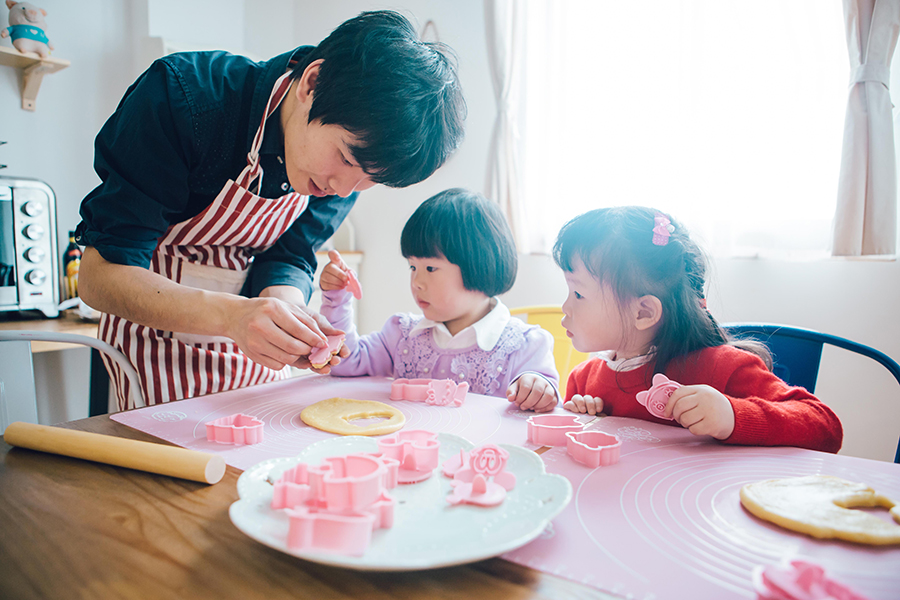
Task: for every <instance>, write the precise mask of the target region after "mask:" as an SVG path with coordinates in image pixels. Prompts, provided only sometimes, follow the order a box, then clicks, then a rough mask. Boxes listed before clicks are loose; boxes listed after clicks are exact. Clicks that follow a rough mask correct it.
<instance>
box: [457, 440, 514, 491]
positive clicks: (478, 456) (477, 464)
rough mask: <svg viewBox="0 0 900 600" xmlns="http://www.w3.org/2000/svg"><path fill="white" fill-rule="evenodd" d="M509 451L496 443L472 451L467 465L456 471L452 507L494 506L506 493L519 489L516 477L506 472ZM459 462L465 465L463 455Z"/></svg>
mask: <svg viewBox="0 0 900 600" xmlns="http://www.w3.org/2000/svg"><path fill="white" fill-rule="evenodd" d="M508 459H509V452H507V451H506V450H504V449H503V448H500V447H499V446H496V445H494V444H485V445H483V446H479V447H478V448H475V449H474V450H471V451H470V452H469V456H468V466H467V467H463V468H460V469H459V470H457V471H456V472H455V474H454V476H453V481H452V482H451V485H452V486H453V491H452V492H451V493H450V495H449V496H447V502H449V503H450V504H476V505H479V506H495V505H497V504H500V503H501V502H503V499H504V498H506V492H507V491H509V490H511V489H513V488H514V487H516V475H515V473H510V472H509V471H507V470H505V469H506V461H507V460H508ZM460 460H462V461H464V462H465V459H464V458H463V457H462V456H461V457H460Z"/></svg>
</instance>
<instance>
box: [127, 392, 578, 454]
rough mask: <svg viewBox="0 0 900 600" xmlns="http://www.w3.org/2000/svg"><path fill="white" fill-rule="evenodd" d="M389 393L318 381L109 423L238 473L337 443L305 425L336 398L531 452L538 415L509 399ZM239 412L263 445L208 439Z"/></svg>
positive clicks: (185, 403) (161, 408)
mask: <svg viewBox="0 0 900 600" xmlns="http://www.w3.org/2000/svg"><path fill="white" fill-rule="evenodd" d="M390 392H391V380H390V379H387V378H383V377H353V378H347V377H330V376H325V375H313V376H308V377H295V378H293V379H287V380H285V381H279V382H276V383H269V384H266V385H259V386H253V387H248V388H242V389H238V390H232V391H229V392H222V393H220V394H211V395H209V396H200V397H198V398H190V399H188V400H180V401H178V402H171V403H167V404H158V405H156V406H150V407H147V408H141V409H138V410H131V411H127V412H121V413H116V414H114V415H111V416H110V418H111V419H113V420H114V421H118V422H119V423H122V424H123V425H127V426H129V427H132V428H134V429H138V430H140V431H143V432H145V433H149V434H150V435H154V436H156V437H158V438H161V439H164V440H166V441H169V442H172V443H173V444H177V445H178V446H182V447H184V448H190V449H192V450H202V451H204V452H212V453H215V454H219V455H221V456H222V458H223V459H224V460H225V462H226V463H227V464H229V465H231V466H233V467H236V468H238V469H248V468H249V467H252V466H253V465H255V464H257V463H259V462H261V461H263V460H266V459H269V458H277V457H285V456H295V455H297V454H299V453H300V451H302V450H303V449H304V448H306V447H307V446H309V445H310V444H312V443H313V442H317V441H319V440H323V439H326V438H329V437H334V434H332V433H326V432H324V431H320V430H318V429H315V428H313V427H310V426H309V425H307V424H306V423H304V422H303V421H301V420H300V411H302V410H303V409H304V408H305V407H307V406H309V405H310V404H313V403H315V402H318V401H319V400H325V399H326V398H333V397H335V396H341V397H344V398H355V399H357V400H377V401H379V402H384V403H386V404H390V405H392V406H396V407H397V408H399V409H400V411H401V412H403V414H404V415H405V416H406V425H405V426H404V428H405V429H427V430H429V431H434V432H443V433H453V434H456V435H459V436H462V437H464V438H466V439H468V440H469V441H470V442H472V443H473V444H476V445H479V444H483V443H485V442H487V441H490V442H492V443H494V444H515V445H519V446H528V445H527V444H526V443H525V442H526V437H527V426H526V419H527V418H528V417H529V416H531V415H533V414H534V413H532V412H522V411H519V410H517V409H516V408H515V406H514V405H512V404H510V403H509V402H507V401H506V399H505V398H495V397H491V396H481V395H478V394H468V395H467V396H466V400H465V403H463V405H462V406H460V407H452V406H430V405H427V404H425V403H424V402H410V401H405V400H404V401H397V402H395V401H392V400H390V399H389V398H390ZM558 410H562V409H558ZM236 413H243V414H245V415H251V416H253V417H256V418H257V419H260V420H262V421H263V423H264V427H263V441H262V443H259V444H253V445H249V446H233V445H228V444H218V443H216V442H209V441H207V440H206V425H205V424H206V422H207V421H212V420H214V419H218V418H219V417H227V416H229V415H233V414H236ZM569 414H571V413H569ZM531 447H532V448H533V446H531Z"/></svg>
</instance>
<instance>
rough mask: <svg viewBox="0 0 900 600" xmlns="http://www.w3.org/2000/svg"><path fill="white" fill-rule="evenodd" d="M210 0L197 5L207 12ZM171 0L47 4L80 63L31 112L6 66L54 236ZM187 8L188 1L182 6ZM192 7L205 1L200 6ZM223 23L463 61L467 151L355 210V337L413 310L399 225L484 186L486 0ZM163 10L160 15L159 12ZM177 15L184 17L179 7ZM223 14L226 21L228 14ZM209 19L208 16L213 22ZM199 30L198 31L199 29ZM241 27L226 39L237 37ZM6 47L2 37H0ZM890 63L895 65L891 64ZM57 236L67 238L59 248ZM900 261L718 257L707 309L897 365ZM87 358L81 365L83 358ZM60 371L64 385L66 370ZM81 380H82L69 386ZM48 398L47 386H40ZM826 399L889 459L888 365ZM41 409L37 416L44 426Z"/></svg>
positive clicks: (12, 155) (848, 369) (240, 15)
mask: <svg viewBox="0 0 900 600" xmlns="http://www.w3.org/2000/svg"><path fill="white" fill-rule="evenodd" d="M210 2H212V0H203V2H202V3H201V6H205V7H209V6H211V5H210ZM171 4H172V3H171V1H170V0H138V1H135V2H120V1H118V0H81V1H80V2H78V3H73V2H67V1H64V0H45V1H44V2H43V3H41V5H42V6H43V7H45V8H46V9H47V10H48V12H49V15H48V17H47V22H48V33H49V35H50V38H51V40H53V42H54V44H55V45H56V47H57V51H56V52H55V56H58V57H60V58H65V59H68V60H71V61H72V66H71V67H69V68H68V69H65V70H63V71H61V72H59V73H56V74H53V75H50V76H47V77H45V79H44V83H43V85H42V87H41V92H40V94H39V95H38V100H37V111H36V112H35V113H29V112H26V111H23V110H21V109H20V108H19V106H20V99H19V84H20V83H19V80H18V79H17V77H19V76H18V75H17V73H16V72H15V71H13V70H12V69H8V68H3V69H0V139H4V140H8V141H9V142H10V143H9V144H8V145H7V146H3V147H0V162H2V163H6V164H9V165H10V168H9V169H7V170H6V171H5V173H6V174H9V175H18V176H31V177H38V178H41V179H43V180H45V181H47V182H48V183H49V184H50V185H51V186H52V187H53V188H54V189H55V191H56V194H57V196H58V203H59V206H58V215H59V222H60V231H61V234H62V235H64V234H65V231H66V230H67V229H69V228H72V227H74V226H75V225H76V224H77V222H78V216H77V213H78V205H79V203H80V200H81V198H82V197H83V196H84V195H85V194H87V192H88V191H90V189H91V188H92V187H93V186H94V185H96V183H97V177H96V175H95V174H94V173H93V169H92V155H93V137H94V136H95V135H96V133H97V131H98V130H99V129H100V127H101V126H102V124H103V122H104V121H105V120H106V118H107V117H108V116H109V115H110V114H111V113H112V111H113V110H114V108H115V106H116V104H117V102H118V100H119V98H120V97H121V95H122V94H123V93H124V91H125V89H126V88H127V86H128V85H129V84H130V83H131V82H132V81H133V80H134V78H135V77H137V75H138V74H139V73H140V72H141V70H143V68H145V66H146V57H145V56H144V55H143V54H142V44H143V43H144V41H145V38H146V36H147V35H148V31H150V28H151V23H152V24H153V34H154V35H168V36H176V35H178V33H177V28H174V27H173V28H172V29H167V27H168V26H169V25H170V23H169V22H168V21H167V20H166V19H160V18H159V14H160V12H159V11H161V10H163V9H165V7H166V6H171ZM177 4H179V5H180V4H181V3H177ZM194 4H197V2H194ZM213 4H214V5H215V6H218V7H219V8H218V9H216V10H219V13H217V16H216V18H218V19H221V18H227V19H230V20H232V21H237V22H240V23H242V26H241V27H242V29H238V31H241V30H242V31H243V39H242V40H237V39H231V38H239V37H240V35H239V34H233V35H229V36H227V37H228V39H227V40H223V39H222V38H221V37H216V36H217V35H221V30H219V33H218V34H217V33H215V32H210V31H207V30H204V31H205V33H200V34H198V36H197V39H196V40H180V41H183V42H184V41H194V42H195V43H197V44H198V45H204V44H208V43H211V42H216V43H221V44H226V43H227V45H228V48H229V49H233V50H239V49H240V48H239V46H240V45H241V44H242V45H243V48H244V50H245V51H246V52H247V53H249V54H251V55H254V56H258V57H268V56H271V55H275V54H278V53H281V52H283V51H285V50H287V49H289V48H291V47H294V46H296V45H300V44H315V43H317V42H318V41H319V40H321V39H322V38H323V37H324V36H326V35H327V34H328V32H329V31H331V29H333V28H334V27H335V26H337V25H338V24H339V23H340V22H341V21H343V20H345V19H347V18H350V17H352V16H354V15H356V14H357V13H359V12H360V11H363V10H372V9H378V8H392V9H395V10H399V11H401V12H403V13H404V14H406V15H407V16H410V17H411V18H413V19H414V20H415V21H416V22H417V23H418V24H419V25H420V26H421V25H424V23H425V22H426V21H427V20H429V19H433V20H434V22H435V23H436V25H437V29H438V32H439V34H440V38H441V41H443V42H445V43H447V44H449V45H450V46H451V47H453V48H454V49H455V50H456V52H457V54H458V57H459V67H460V78H461V80H462V84H463V88H464V92H465V95H466V100H467V103H468V110H469V116H468V119H467V127H466V129H467V133H466V140H465V142H464V143H463V145H462V147H461V148H460V150H459V152H458V153H457V154H456V155H455V156H454V157H453V158H452V159H451V160H450V161H449V162H448V163H447V164H446V165H445V166H444V167H443V168H442V169H440V170H439V171H438V172H437V173H436V174H435V175H434V176H433V177H431V178H430V179H429V180H427V181H425V182H422V183H420V184H418V185H415V186H412V187H410V188H407V189H404V190H392V189H386V188H378V187H376V188H374V189H372V190H370V191H368V192H366V193H365V194H363V196H362V198H361V200H360V202H359V203H358V205H357V207H356V208H355V209H354V211H353V213H352V214H351V217H350V218H351V220H352V221H353V223H354V225H355V227H356V230H357V234H358V247H359V249H361V250H363V251H364V252H365V261H364V263H363V266H362V267H361V269H360V276H361V278H362V281H363V285H364V286H365V288H366V298H365V302H363V303H362V306H361V310H360V315H359V316H360V328H361V330H362V331H364V332H365V331H372V330H375V329H378V328H380V327H381V325H382V324H383V323H384V321H385V319H387V317H388V316H389V315H391V314H392V313H394V312H398V311H411V310H415V306H414V304H413V302H412V299H411V297H410V294H409V292H408V277H407V267H406V264H405V261H404V260H403V259H402V257H401V256H400V251H399V239H400V231H401V229H402V227H403V223H404V222H405V221H406V219H407V218H408V217H409V215H410V214H412V212H413V211H414V210H415V208H416V206H418V204H419V203H420V202H422V201H423V200H425V199H426V198H428V197H429V196H431V195H432V194H435V193H437V192H438V191H440V190H443V189H445V188H448V187H455V186H462V187H468V188H472V189H475V190H479V191H481V190H483V186H484V179H485V164H486V159H487V148H488V142H489V136H490V131H491V127H492V124H493V118H494V114H495V109H494V100H493V92H492V90H491V84H490V79H489V72H488V66H487V53H486V48H485V42H484V17H483V8H482V0H455V1H453V2H447V1H438V0H403V1H396V2H392V3H378V2H371V1H366V0H342V1H341V2H321V1H319V0H315V1H313V0H264V1H259V0H246V1H245V2H244V3H243V4H241V3H240V2H237V1H236V0H229V1H228V2H225V3H222V4H219V3H214V2H213ZM154 11H156V12H154ZM175 12H176V14H177V11H175ZM223 15H224V16H223ZM207 21H208V20H207ZM199 26H200V25H198V27H199ZM233 26H234V24H233V22H231V24H230V25H229V28H228V31H231V32H234V31H235V30H234V29H232V27H233ZM5 43H7V44H8V40H6V41H5ZM895 62H896V61H895ZM62 235H61V243H62V242H63V241H64V240H62ZM564 294H565V284H564V282H563V278H562V275H561V273H560V272H559V270H558V269H557V268H556V267H555V265H553V262H552V260H550V259H549V258H548V257H546V256H524V257H522V260H521V268H520V273H519V279H518V281H517V283H516V285H515V287H514V288H513V289H512V290H511V291H510V292H509V293H508V294H507V295H506V297H505V298H504V300H505V301H506V302H507V304H508V305H510V306H518V305H526V304H542V303H561V302H562V300H563V297H564ZM898 301H900V265H898V263H897V262H893V261H866V260H859V261H849V260H836V259H830V260H823V261H819V262H809V263H789V262H777V261H770V260H746V259H741V260H737V259H728V260H718V261H716V262H715V264H714V268H713V284H712V286H711V291H710V298H709V304H710V308H711V310H712V311H713V313H714V314H715V315H716V316H717V317H718V318H719V320H720V321H723V322H727V321H739V320H740V321H757V320H758V321H773V322H782V323H790V324H793V325H799V326H805V327H810V328H813V329H820V330H824V331H827V332H830V333H834V334H837V335H842V336H846V337H849V338H852V339H855V340H857V341H861V342H863V343H866V344H869V345H872V346H874V347H876V348H879V349H881V350H882V351H884V352H886V353H887V354H889V355H891V356H893V357H895V358H898V357H900V320H898V317H897V313H896V310H897V306H898V304H900V302H898ZM66 352H67V353H78V352H84V354H83V356H82V355H76V357H75V358H76V359H72V358H69V357H68V355H67V357H65V359H62V358H61V357H56V358H53V359H50V358H47V359H46V360H44V359H40V358H39V359H38V360H39V361H41V362H42V363H43V364H39V365H38V368H39V369H41V370H42V371H43V372H44V375H45V377H44V378H42V379H43V381H44V383H43V384H42V385H43V386H44V387H45V388H46V389H47V390H48V391H47V393H48V394H50V393H53V392H55V393H57V394H59V395H62V396H66V397H68V398H70V400H71V401H70V402H69V408H68V412H66V411H63V412H60V411H56V412H55V413H53V414H54V415H55V416H54V417H52V418H50V419H49V420H50V421H52V420H64V419H67V418H78V417H81V416H83V415H84V414H86V410H87V409H86V406H87V399H86V398H87V390H86V383H83V384H82V387H84V388H85V389H84V391H83V395H81V394H79V393H78V391H76V390H73V389H72V388H73V381H74V382H76V385H75V386H74V387H78V385H77V382H78V381H79V378H80V380H81V381H82V382H85V381H86V377H85V375H84V373H83V372H82V371H83V370H84V369H85V368H86V364H87V360H86V358H84V357H86V351H81V350H72V351H66ZM78 356H82V358H78ZM59 371H65V377H64V378H61V377H59V375H58V372H59ZM72 378H74V379H72ZM39 391H40V390H39ZM818 392H819V395H820V396H821V397H822V398H823V399H824V400H825V401H827V402H828V403H829V404H830V405H831V406H832V407H834V409H835V410H836V411H837V412H838V414H839V415H840V417H841V419H842V420H843V422H844V425H845V432H846V436H845V444H844V450H843V452H844V453H846V454H851V455H856V456H865V457H869V458H877V459H883V460H891V459H892V458H893V452H894V449H895V447H896V443H897V435H898V434H900V389H898V386H897V385H896V383H894V382H893V380H892V379H891V378H890V376H889V375H887V371H885V370H884V369H882V368H881V367H880V366H878V365H875V366H874V367H873V366H871V365H869V364H867V363H866V362H865V361H860V360H855V359H851V358H848V357H845V356H843V355H842V354H841V353H839V352H837V351H835V352H827V351H826V355H825V358H824V359H823V364H822V371H821V376H820V383H819V389H818ZM43 416H44V415H43V414H42V418H43Z"/></svg>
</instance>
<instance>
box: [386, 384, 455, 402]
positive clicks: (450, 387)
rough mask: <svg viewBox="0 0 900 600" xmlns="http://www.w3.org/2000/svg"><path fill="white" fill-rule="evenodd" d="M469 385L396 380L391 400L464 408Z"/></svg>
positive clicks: (392, 388)
mask: <svg viewBox="0 0 900 600" xmlns="http://www.w3.org/2000/svg"><path fill="white" fill-rule="evenodd" d="M468 391H469V384H468V383H466V382H462V383H459V384H457V383H456V382H455V381H453V380H450V379H395V380H394V381H393V383H391V400H412V401H414V402H425V403H426V404H431V405H434V406H462V403H463V402H464V401H465V399H466V393H467V392H468Z"/></svg>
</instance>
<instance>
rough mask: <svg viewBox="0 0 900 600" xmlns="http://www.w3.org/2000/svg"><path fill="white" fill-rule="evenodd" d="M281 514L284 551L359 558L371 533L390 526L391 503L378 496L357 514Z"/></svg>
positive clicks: (305, 510)
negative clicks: (284, 524)
mask: <svg viewBox="0 0 900 600" xmlns="http://www.w3.org/2000/svg"><path fill="white" fill-rule="evenodd" d="M285 512H286V513H287V515H288V521H289V525H288V535H287V546H288V548H291V549H293V550H307V551H324V552H335V553H340V554H349V555H351V556H360V555H362V554H364V553H365V551H366V548H368V547H369V543H370V542H371V541H372V530H374V529H388V528H390V527H391V526H392V525H393V524H394V499H393V498H391V497H390V496H388V495H387V494H384V493H382V495H381V497H380V498H379V499H378V500H377V501H375V502H373V503H372V504H371V505H369V506H368V507H367V508H366V509H364V510H359V511H343V512H340V511H338V512H335V511H330V510H321V509H317V508H313V507H309V506H298V507H296V508H289V509H288V510H286V511H285Z"/></svg>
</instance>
